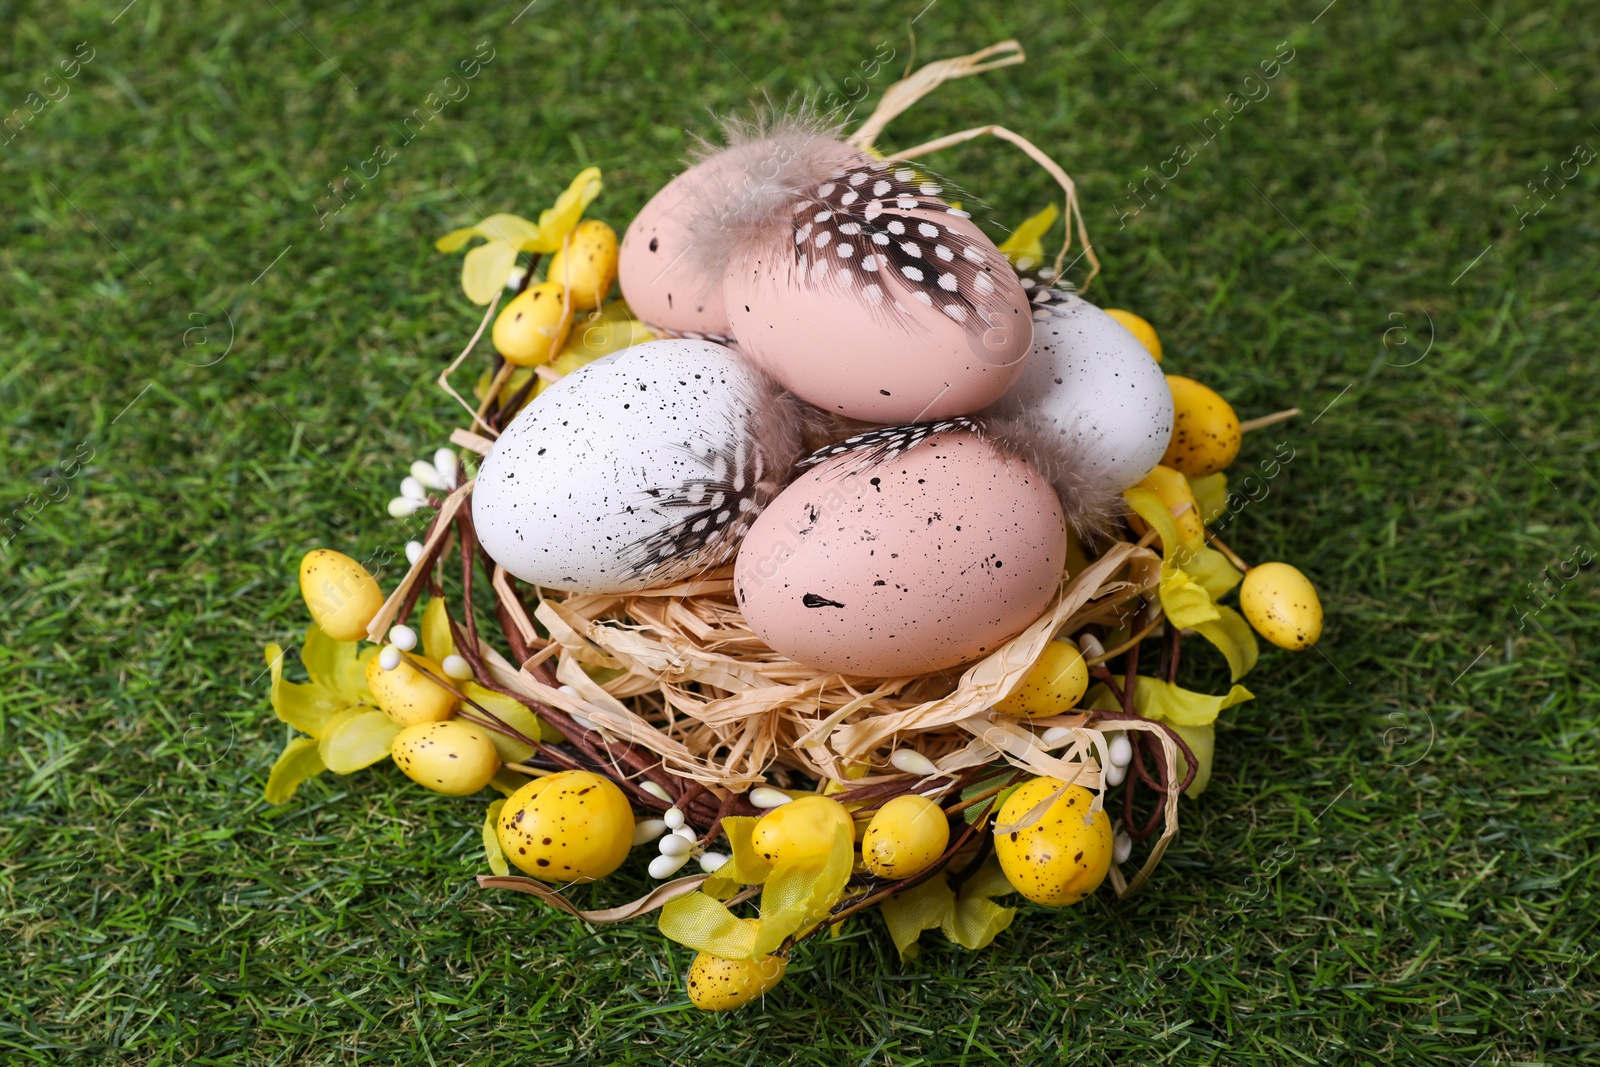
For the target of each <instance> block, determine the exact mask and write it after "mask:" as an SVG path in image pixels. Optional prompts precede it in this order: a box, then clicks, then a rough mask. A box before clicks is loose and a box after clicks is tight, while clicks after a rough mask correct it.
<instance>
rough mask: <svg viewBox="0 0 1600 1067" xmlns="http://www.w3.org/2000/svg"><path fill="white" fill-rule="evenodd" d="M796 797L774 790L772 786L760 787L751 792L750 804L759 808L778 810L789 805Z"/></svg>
mask: <svg viewBox="0 0 1600 1067" xmlns="http://www.w3.org/2000/svg"><path fill="white" fill-rule="evenodd" d="M793 799H794V797H792V796H790V795H789V794H788V793H785V792H782V791H780V790H777V789H774V788H772V787H771V786H770V785H758V786H756V787H755V788H754V789H752V790H750V803H752V804H754V805H755V806H756V807H758V808H776V807H780V806H782V805H784V804H787V803H789V801H791V800H793Z"/></svg>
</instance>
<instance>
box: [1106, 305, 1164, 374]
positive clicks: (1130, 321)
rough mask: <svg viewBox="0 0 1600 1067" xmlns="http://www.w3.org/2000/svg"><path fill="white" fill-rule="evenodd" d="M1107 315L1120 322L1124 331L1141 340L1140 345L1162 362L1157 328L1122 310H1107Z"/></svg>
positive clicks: (1157, 360) (1158, 361)
mask: <svg viewBox="0 0 1600 1067" xmlns="http://www.w3.org/2000/svg"><path fill="white" fill-rule="evenodd" d="M1106 314H1107V315H1110V316H1111V317H1112V318H1114V319H1116V320H1117V321H1118V322H1120V323H1121V324H1122V326H1123V328H1124V329H1126V330H1127V331H1128V332H1129V333H1131V334H1133V336H1135V337H1137V338H1138V339H1139V343H1140V344H1142V345H1144V347H1145V349H1146V350H1147V351H1148V352H1149V353H1150V354H1151V355H1152V356H1154V357H1155V358H1156V362H1157V363H1160V362H1161V337H1160V335H1158V334H1157V333H1156V328H1155V327H1154V326H1152V325H1150V324H1149V323H1148V322H1146V321H1145V320H1144V319H1142V318H1140V317H1139V316H1138V315H1135V314H1134V313H1133V312H1131V311H1123V310H1122V309H1121V308H1106Z"/></svg>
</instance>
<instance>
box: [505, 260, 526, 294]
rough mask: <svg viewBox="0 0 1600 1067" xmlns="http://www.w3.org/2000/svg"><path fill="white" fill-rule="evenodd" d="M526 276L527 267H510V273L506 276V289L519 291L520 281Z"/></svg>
mask: <svg viewBox="0 0 1600 1067" xmlns="http://www.w3.org/2000/svg"><path fill="white" fill-rule="evenodd" d="M527 276H528V268H527V267H520V266H519V267H512V268H511V273H510V274H507V275H506V288H507V289H521V288H522V280H523V279H524V278H526V277H527Z"/></svg>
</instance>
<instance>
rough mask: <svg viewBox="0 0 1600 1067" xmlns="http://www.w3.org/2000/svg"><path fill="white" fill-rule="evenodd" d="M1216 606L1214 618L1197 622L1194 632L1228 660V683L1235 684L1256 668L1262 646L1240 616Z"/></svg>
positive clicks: (1228, 609) (1235, 612)
mask: <svg viewBox="0 0 1600 1067" xmlns="http://www.w3.org/2000/svg"><path fill="white" fill-rule="evenodd" d="M1216 607H1217V617H1216V618H1215V619H1213V620H1211V621H1210V622H1203V623H1200V624H1199V625H1198V626H1196V627H1195V628H1194V630H1195V633H1197V634H1199V635H1200V636H1201V637H1203V638H1205V639H1206V640H1207V641H1210V642H1211V643H1212V644H1213V645H1216V646H1217V650H1218V651H1220V652H1221V653H1222V654H1223V655H1224V656H1225V657H1227V660H1228V670H1229V671H1230V672H1231V673H1232V677H1231V678H1230V679H1229V681H1233V682H1237V681H1238V680H1239V679H1240V678H1243V677H1244V676H1245V675H1246V674H1249V673H1250V671H1251V670H1252V669H1253V668H1254V667H1255V665H1256V658H1257V657H1258V656H1259V655H1260V654H1261V646H1260V645H1258V644H1257V643H1256V635H1255V632H1254V631H1253V630H1251V629H1250V624H1249V623H1248V622H1246V621H1245V619H1244V616H1243V615H1240V614H1239V613H1238V612H1237V611H1234V610H1233V609H1232V608H1230V607H1227V606H1226V605H1224V604H1218V605H1217V606H1216Z"/></svg>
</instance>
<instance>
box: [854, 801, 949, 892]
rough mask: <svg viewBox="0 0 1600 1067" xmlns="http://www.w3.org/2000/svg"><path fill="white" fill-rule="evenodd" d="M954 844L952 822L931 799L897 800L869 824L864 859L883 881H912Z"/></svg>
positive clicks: (862, 840)
mask: <svg viewBox="0 0 1600 1067" xmlns="http://www.w3.org/2000/svg"><path fill="white" fill-rule="evenodd" d="M949 844H950V823H949V821H948V820H946V819H945V815H944V811H943V809H941V808H940V807H939V805H937V804H935V803H934V802H933V801H931V800H929V799H928V798H927V797H923V796H917V795H916V794H914V793H912V794H907V795H905V796H899V797H895V798H894V799H893V800H891V801H889V802H888V803H887V804H885V805H884V806H883V807H881V808H879V809H878V811H877V813H876V814H875V815H873V816H872V821H871V822H870V823H868V824H867V832H866V833H865V834H863V835H862V837H861V859H862V861H863V862H864V863H866V865H867V869H868V870H869V871H871V872H872V873H873V874H875V875H877V876H878V877H879V878H888V879H891V880H898V879H901V878H910V877H911V876H912V875H914V874H920V873H921V872H922V871H925V870H927V869H928V866H929V865H930V864H931V863H933V861H934V860H936V859H938V858H939V857H940V856H942V855H944V850H945V846H947V845H949Z"/></svg>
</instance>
